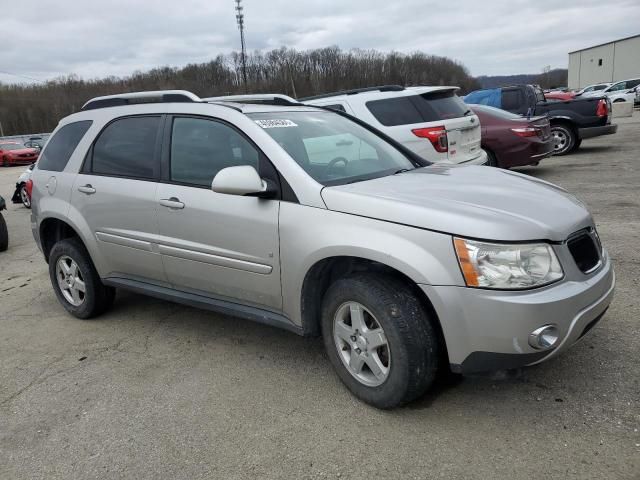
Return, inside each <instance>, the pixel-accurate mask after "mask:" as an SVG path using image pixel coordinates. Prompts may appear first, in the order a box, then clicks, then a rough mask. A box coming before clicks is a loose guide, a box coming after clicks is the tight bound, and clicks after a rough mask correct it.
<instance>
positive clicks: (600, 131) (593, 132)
mask: <svg viewBox="0 0 640 480" xmlns="http://www.w3.org/2000/svg"><path fill="white" fill-rule="evenodd" d="M617 131H618V125H615V124H610V125H603V126H602V127H587V128H579V129H578V137H580V138H581V139H583V140H585V139H587V138H593V137H599V136H600V135H613V134H614V133H616V132H617Z"/></svg>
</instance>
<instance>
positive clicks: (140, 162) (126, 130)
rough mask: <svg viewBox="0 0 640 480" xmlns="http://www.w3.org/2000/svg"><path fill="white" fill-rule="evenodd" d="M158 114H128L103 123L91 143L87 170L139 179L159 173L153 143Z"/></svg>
mask: <svg viewBox="0 0 640 480" xmlns="http://www.w3.org/2000/svg"><path fill="white" fill-rule="evenodd" d="M159 126H160V117H129V118H121V119H119V120H116V121H115V122H113V123H111V124H110V125H109V126H107V127H106V128H105V129H104V130H103V131H102V133H101V134H100V136H99V137H98V139H97V140H96V143H95V144H94V146H93V164H92V169H91V171H92V172H93V173H97V174H102V175H115V176H119V177H130V178H140V179H154V178H156V177H157V176H158V175H159V169H160V163H159V161H158V160H157V158H156V154H155V146H156V139H157V135H158V128H159Z"/></svg>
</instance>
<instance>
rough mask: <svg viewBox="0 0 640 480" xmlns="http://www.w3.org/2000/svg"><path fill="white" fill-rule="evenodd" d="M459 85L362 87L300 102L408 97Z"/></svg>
mask: <svg viewBox="0 0 640 480" xmlns="http://www.w3.org/2000/svg"><path fill="white" fill-rule="evenodd" d="M459 89H460V87H454V86H431V87H430V86H418V87H405V88H402V89H401V90H397V89H383V90H378V89H377V87H372V88H371V89H362V90H360V91H357V92H356V91H353V93H352V92H351V91H347V92H336V93H335V94H325V95H319V96H315V97H307V98H302V99H300V100H301V101H302V102H304V103H306V104H316V103H317V104H318V105H319V104H320V103H322V104H325V103H330V102H331V101H332V100H335V99H343V98H349V99H353V98H361V99H363V100H369V99H372V98H375V99H378V98H391V97H408V96H411V95H416V94H417V95H420V94H422V93H430V92H437V91H440V90H459Z"/></svg>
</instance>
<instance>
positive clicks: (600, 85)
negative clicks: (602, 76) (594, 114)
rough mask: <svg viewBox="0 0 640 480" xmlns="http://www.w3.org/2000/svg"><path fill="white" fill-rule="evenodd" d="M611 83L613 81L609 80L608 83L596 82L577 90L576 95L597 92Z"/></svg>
mask: <svg viewBox="0 0 640 480" xmlns="http://www.w3.org/2000/svg"><path fill="white" fill-rule="evenodd" d="M609 85H611V82H607V83H596V84H593V85H587V86H586V87H584V88H582V89H580V90H578V91H577V92H575V94H576V97H577V96H580V95H582V94H583V93H589V92H597V91H600V90H604V89H605V88H607V87H608V86H609Z"/></svg>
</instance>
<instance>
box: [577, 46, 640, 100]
mask: <svg viewBox="0 0 640 480" xmlns="http://www.w3.org/2000/svg"><path fill="white" fill-rule="evenodd" d="M628 78H640V35H634V36H633V37H627V38H622V39H620V40H616V41H613V42H609V43H603V44H601V45H596V46H594V47H589V48H585V49H582V50H576V51H575V52H569V85H568V87H569V88H575V89H578V88H582V87H586V86H587V85H592V84H594V83H602V82H617V81H620V80H626V79H628Z"/></svg>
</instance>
